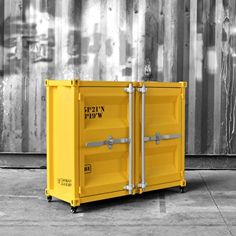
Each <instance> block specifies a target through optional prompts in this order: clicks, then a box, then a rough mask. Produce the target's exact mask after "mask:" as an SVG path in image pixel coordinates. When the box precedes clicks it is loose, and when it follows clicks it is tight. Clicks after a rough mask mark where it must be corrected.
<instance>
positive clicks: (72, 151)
mask: <svg viewBox="0 0 236 236" xmlns="http://www.w3.org/2000/svg"><path fill="white" fill-rule="evenodd" d="M129 84H130V82H102V81H80V80H79V79H78V80H63V81H61V80H46V81H45V86H46V90H47V91H46V93H47V189H46V190H45V194H46V196H53V197H56V198H59V199H61V200H63V201H65V202H68V203H69V204H70V205H71V206H73V207H75V206H79V205H80V204H82V203H86V202H92V201H97V200H102V199H108V198H114V197H119V196H125V195H128V192H127V191H126V190H120V191H115V192H109V190H108V191H107V192H106V193H100V194H92V195H87V196H83V194H82V192H81V174H80V172H83V171H84V170H83V163H82V162H81V161H80V157H79V150H80V148H81V147H82V143H81V137H80V131H79V125H80V124H81V122H82V121H83V119H82V113H81V110H79V107H81V105H82V103H83V94H81V92H80V88H83V87H94V88H101V87H113V88H118V87H128V86H129ZM132 84H133V87H135V88H138V87H142V85H143V84H144V85H145V86H146V87H155V88H174V89H175V88H177V89H181V107H180V111H181V120H182V123H181V135H182V138H181V142H182V143H181V157H180V162H181V163H180V166H181V168H180V178H179V179H178V180H176V181H172V182H169V183H162V184H156V185H151V186H147V187H146V188H145V192H146V191H152V190H157V189H163V188H170V187H175V186H182V187H185V186H186V180H185V177H184V159H185V158H184V155H185V143H184V140H185V137H184V134H185V119H184V117H185V88H186V87H187V83H186V82H178V83H174V82H170V83H169V82H168V83H166V82H165V83H163V82H144V83H139V82H133V83H132ZM139 104H140V94H139V93H137V92H135V93H134V106H133V112H134V116H135V117H137V116H138V115H139V113H140V106H139ZM63 112H65V113H63ZM57 119H59V120H57ZM60 122H61V123H62V122H63V125H62V124H61V123H60ZM58 130H59V131H58ZM68 130H69V131H68ZM134 130H135V131H134V132H135V133H134V137H135V138H134V143H135V144H134V145H135V147H134V154H133V155H134V156H133V164H134V171H133V173H134V176H133V179H134V185H135V188H134V189H133V191H132V194H140V193H142V192H143V190H142V189H140V188H138V187H137V185H138V183H139V182H140V176H139V173H140V166H139V164H138V163H139V160H138V155H137V154H138V153H139V146H140V124H139V123H138V122H136V119H135V122H134ZM56 134H58V135H56ZM63 134H69V135H70V137H62V136H63ZM66 139H69V140H66ZM64 141H65V143H64ZM54 145H57V147H54ZM65 145H66V146H65ZM67 153H69V155H70V156H69V157H67ZM56 155H58V156H56ZM58 162H62V163H60V164H58ZM79 169H80V170H79ZM63 171H65V172H66V173H70V174H69V175H70V177H68V179H67V177H66V175H65V176H64V177H63V178H61V179H60V178H59V179H58V176H57V174H58V173H60V174H61V173H63ZM58 181H59V182H60V183H61V184H62V185H63V186H62V187H56V186H55V184H56V183H57V182H58ZM64 186H68V187H69V188H68V191H65V187H64Z"/></svg>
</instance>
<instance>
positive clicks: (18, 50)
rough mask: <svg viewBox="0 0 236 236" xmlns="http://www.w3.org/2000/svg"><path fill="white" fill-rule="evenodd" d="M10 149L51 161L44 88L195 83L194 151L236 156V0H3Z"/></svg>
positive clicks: (1, 120)
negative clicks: (68, 82)
mask: <svg viewBox="0 0 236 236" xmlns="http://www.w3.org/2000/svg"><path fill="white" fill-rule="evenodd" d="M0 32H1V35H0V151H1V152H37V153H45V152H46V144H45V137H46V131H45V116H46V114H45V104H46V101H45V88H44V80H45V79H47V78H51V79H73V78H78V77H79V78H80V79H82V80H118V81H141V80H152V81H181V80H185V81H188V83H189V87H188V94H187V101H186V103H187V105H186V108H187V113H186V152H187V153H188V154H236V139H235V115H236V112H235V108H236V103H235V101H236V97H235V95H236V91H235V89H236V82H235V79H236V78H235V76H236V74H235V72H236V71H235V65H236V3H235V0H143V1H140V0H66V1H62V0H57V1H56V0H0Z"/></svg>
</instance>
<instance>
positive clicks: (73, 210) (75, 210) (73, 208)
mask: <svg viewBox="0 0 236 236" xmlns="http://www.w3.org/2000/svg"><path fill="white" fill-rule="evenodd" d="M77 209H78V207H71V210H70V211H71V213H73V214H75V213H76V212H77Z"/></svg>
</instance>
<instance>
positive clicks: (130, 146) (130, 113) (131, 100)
mask: <svg viewBox="0 0 236 236" xmlns="http://www.w3.org/2000/svg"><path fill="white" fill-rule="evenodd" d="M125 91H126V92H127V93H129V185H128V186H125V189H126V190H128V191H129V194H132V190H133V187H134V186H133V92H134V88H133V86H132V84H129V87H128V88H125Z"/></svg>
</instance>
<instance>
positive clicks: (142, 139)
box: [138, 85, 147, 190]
mask: <svg viewBox="0 0 236 236" xmlns="http://www.w3.org/2000/svg"><path fill="white" fill-rule="evenodd" d="M138 91H139V92H140V93H142V107H141V159H142V176H141V177H142V180H141V183H140V184H139V185H138V187H140V188H142V189H143V190H144V189H145V187H146V182H145V93H146V91H147V89H146V88H145V85H143V86H142V88H139V89H138Z"/></svg>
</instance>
